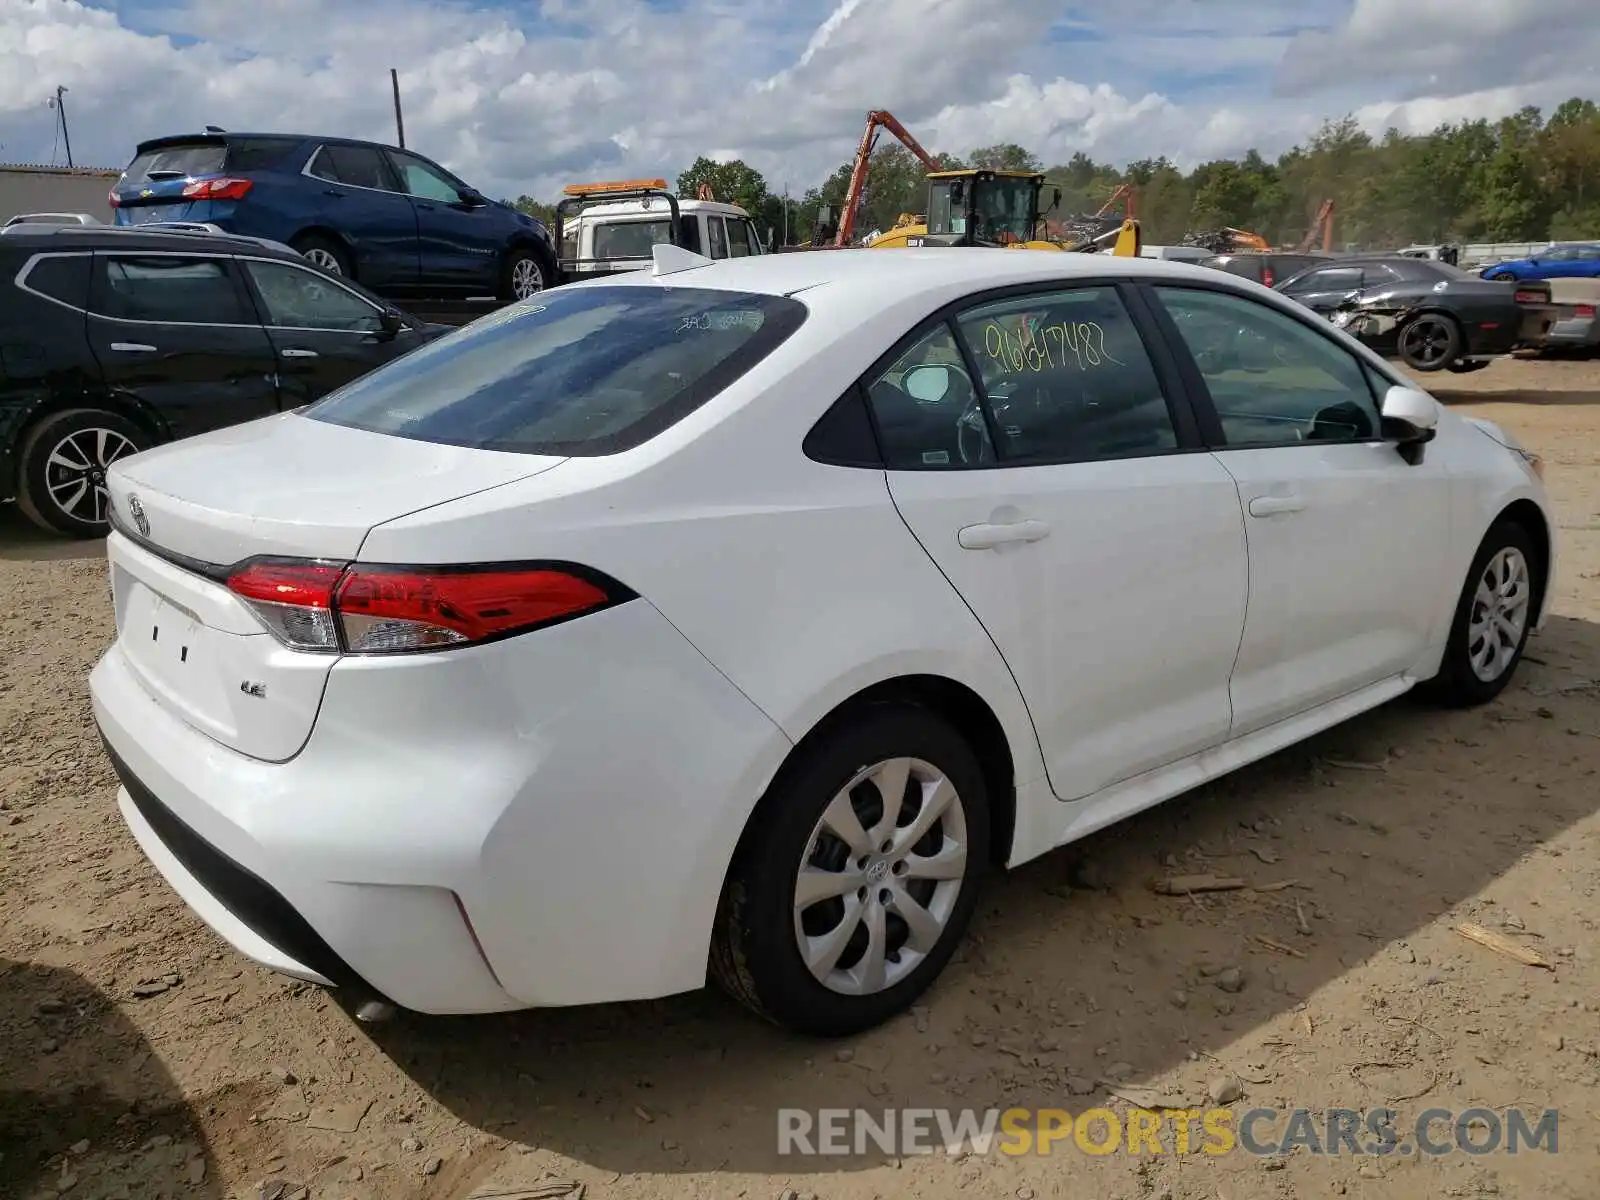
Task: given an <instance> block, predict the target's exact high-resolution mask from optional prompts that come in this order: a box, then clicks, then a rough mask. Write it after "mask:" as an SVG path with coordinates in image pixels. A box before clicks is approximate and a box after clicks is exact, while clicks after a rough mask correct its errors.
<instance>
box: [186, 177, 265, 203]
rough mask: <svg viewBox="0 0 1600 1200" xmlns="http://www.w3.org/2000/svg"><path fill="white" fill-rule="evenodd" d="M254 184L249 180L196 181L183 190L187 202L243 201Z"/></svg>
mask: <svg viewBox="0 0 1600 1200" xmlns="http://www.w3.org/2000/svg"><path fill="white" fill-rule="evenodd" d="M254 186H255V184H253V183H252V182H251V181H250V180H248V179H228V178H226V177H224V178H222V179H196V180H195V181H194V182H193V183H191V184H187V185H186V186H185V187H184V189H183V198H184V199H185V200H243V199H244V194H245V193H246V192H248V191H249V190H250V189H251V188H252V187H254Z"/></svg>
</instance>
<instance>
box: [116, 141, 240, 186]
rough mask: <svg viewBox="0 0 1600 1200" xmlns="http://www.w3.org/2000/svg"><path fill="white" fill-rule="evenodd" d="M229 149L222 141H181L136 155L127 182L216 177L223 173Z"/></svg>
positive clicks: (128, 170) (126, 172)
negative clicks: (197, 176)
mask: <svg viewBox="0 0 1600 1200" xmlns="http://www.w3.org/2000/svg"><path fill="white" fill-rule="evenodd" d="M227 155H228V148H227V147H226V146H225V145H223V144H222V143H221V142H181V143H178V144H175V145H171V146H161V147H158V148H157V149H154V150H146V151H145V152H144V153H143V154H140V155H136V156H135V157H134V160H133V161H132V162H131V163H129V164H128V169H127V170H126V171H125V172H123V176H124V178H123V183H127V184H139V183H149V182H151V181H152V180H154V181H156V182H159V181H161V180H163V179H188V178H190V177H192V176H195V175H216V174H218V173H219V172H220V171H221V170H222V163H223V160H224V159H226V158H227Z"/></svg>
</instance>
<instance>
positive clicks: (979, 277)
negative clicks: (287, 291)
mask: <svg viewBox="0 0 1600 1200" xmlns="http://www.w3.org/2000/svg"><path fill="white" fill-rule="evenodd" d="M655 263H656V266H655V270H654V271H653V272H651V273H638V274H634V275H629V276H625V277H619V278H613V279H610V280H606V281H604V282H598V283H585V284H579V285H574V286H571V287H565V288H561V289H558V290H554V291H551V292H547V293H544V294H541V295H539V296H538V297H536V298H533V299H531V300H529V301H525V302H523V303H520V304H518V305H515V306H512V307H510V308H508V309H505V310H503V311H501V312H498V313H495V314H494V315H492V316H489V317H486V318H484V319H482V320H480V321H478V322H476V323H474V324H472V325H470V326H468V327H466V328H464V329H461V330H459V331H457V332H455V333H453V334H451V335H449V336H447V337H445V338H443V339H441V340H439V341H437V342H434V343H432V344H430V345H428V346H426V347H424V348H422V349H420V350H418V351H416V352H415V353H413V354H410V355H408V356H406V357H404V358H403V359H400V360H397V361H395V362H393V363H391V364H389V365H387V366H384V367H381V368H379V369H378V370H377V371H374V372H373V373H371V374H369V375H367V376H365V377H363V378H362V379H360V380H357V381H355V382H353V383H351V384H350V385H348V386H346V387H345V388H343V389H342V390H341V391H338V392H336V393H334V394H332V395H330V396H329V397H327V398H325V399H324V400H322V401H321V402H320V403H318V404H315V405H313V406H311V407H310V408H309V409H306V410H303V411H301V412H297V413H288V414H283V415H279V416H273V417H268V418H266V419H264V420H260V421H256V422H253V423H251V424H247V425H242V426H237V427H234V428H230V429H227V430H223V431H221V432H218V433H215V434H209V435H205V436H202V437H197V438H192V439H189V440H187V441H183V442H179V443H177V444H174V445H169V446H164V447H161V448H158V449H154V450H150V451H147V452H145V453H142V454H139V455H137V456H135V457H132V458H129V459H125V460H121V461H119V462H118V463H117V464H116V466H115V467H114V468H113V470H112V473H111V480H110V490H111V496H112V500H113V506H114V512H115V521H116V525H117V531H116V532H115V533H114V534H113V535H112V536H111V538H110V540H109V543H108V556H109V559H110V566H111V576H112V584H113V590H114V595H115V604H116V621H117V629H118V635H117V639H116V642H115V643H114V645H112V647H111V648H110V650H109V651H108V652H107V653H106V655H105V656H104V658H103V659H102V660H101V661H100V663H99V664H98V666H97V667H96V668H95V670H94V673H93V677H92V680H91V687H92V692H93V701H94V713H95V717H96V720H97V721H98V723H99V726H100V729H101V730H102V732H103V733H104V736H105V740H106V744H107V746H108V747H109V750H110V753H111V755H112V757H113V759H114V761H115V763H116V766H117V769H118V771H119V774H120V776H121V778H122V781H123V784H124V786H123V789H122V791H121V792H120V796H119V803H120V807H121V811H122V815H123V817H124V818H125V819H126V821H127V824H128V826H129V827H130V829H131V830H132V833H133V836H134V837H135V838H136V839H137V840H138V842H139V844H140V845H141V846H142V847H143V849H144V851H145V853H146V854H147V855H148V856H149V857H150V859H151V860H152V861H153V862H154V863H155V865H156V866H157V868H158V869H159V870H160V871H161V872H162V874H163V875H164V876H165V877H166V879H167V880H168V881H169V883H170V884H171V885H172V886H173V887H174V888H175V889H176V890H177V892H178V893H179V894H180V895H181V896H182V897H183V898H184V899H185V900H186V901H187V902H188V903H189V904H190V905H191V906H192V907H193V908H194V909H195V911H196V912H197V913H198V914H199V915H200V916H201V917H202V918H203V919H204V920H205V921H207V922H208V923H209V924H210V925H211V926H212V927H213V928H214V929H215V930H217V931H218V932H219V933H220V934H221V935H222V936H223V937H225V938H226V939H228V940H229V941H230V942H231V943H232V944H233V945H234V946H235V947H237V948H238V949H239V950H240V951H242V952H243V953H244V954H246V955H248V956H249V957H250V958H253V959H255V960H256V961H257V962H260V963H263V964H265V965H267V966H269V967H272V968H275V969H277V970H279V971H284V972H287V973H289V974H291V975H295V976H298V977H300V978H303V979H309V980H313V981H317V982H319V983H326V984H336V985H340V986H342V987H345V988H349V989H350V990H351V991H352V992H353V993H354V994H355V996H356V998H357V999H358V1000H360V1001H362V1002H364V1003H363V1007H367V1006H373V1007H372V1008H371V1009H370V1010H369V1011H382V1010H384V1009H385V1008H387V1007H388V1006H389V1005H391V1004H392V1005H400V1006H404V1007H407V1008H410V1009H414V1010H420V1011H423V1012H429V1013H468V1012H488V1011H493V1010H505V1009H516V1008H523V1007H532V1006H545V1005H571V1004H584V1003H590V1002H596V1001H612V1000H624V999H632V998H640V997H654V996H661V995H665V994H668V993H673V992H680V991H684V990H688V989H693V988H696V987H699V986H700V985H701V984H702V983H703V982H704V981H705V980H706V978H707V975H708V972H709V974H710V975H711V976H713V977H714V978H715V979H717V980H718V981H720V982H721V983H722V984H723V985H724V986H725V987H726V988H727V989H728V990H729V991H731V992H732V993H733V994H734V995H735V996H737V997H738V998H739V999H741V1000H742V1001H744V1002H745V1003H746V1004H747V1005H749V1006H750V1007H751V1008H752V1009H754V1010H756V1011H757V1012H759V1013H762V1014H764V1015H765V1016H767V1017H769V1018H771V1019H772V1020H774V1021H777V1022H780V1023H782V1024H783V1025H786V1026H789V1027H791V1028H794V1029H798V1030H802V1031H806V1032H810V1033H816V1034H825V1035H837V1034H844V1033H848V1032H850V1031H854V1030H860V1029H863V1028H865V1027H868V1026H871V1025H873V1024H874V1023H877V1022H881V1021H883V1020H885V1019H886V1018H888V1017H889V1016H891V1015H892V1014H894V1013H896V1012H898V1011H900V1010H902V1009H904V1008H905V1007H906V1006H907V1005H909V1004H910V1003H911V1002H912V1000H913V999H914V998H915V997H916V996H917V995H918V994H919V993H920V992H922V991H923V989H925V988H926V987H927V986H928V985H929V984H930V983H931V982H932V981H933V979H934V978H935V976H937V975H938V973H939V972H940V970H941V969H942V968H943V967H944V965H945V963H946V962H947V961H948V959H949V957H950V955H951V953H952V952H953V950H954V949H955V946H956V943H957V941H958V940H959V938H960V936H961V933H962V929H963V927H964V926H965V924H966V923H967V920H968V917H969V916H970V914H971V912H972V909H973V905H974V903H975V901H976V898H977V894H978V888H979V885H980V883H981V881H982V878H983V876H984V874H985V872H986V871H987V870H989V869H990V868H993V867H998V866H1006V865H1016V864H1018V863H1022V862H1025V861H1027V860H1029V859H1031V858H1034V857H1035V856H1037V855H1040V854H1043V853H1045V852H1046V851H1048V850H1050V849H1052V848H1053V847H1056V846H1060V845H1062V844H1063V843H1065V842H1069V841H1072V840H1073V839H1075V838H1079V837H1081V836H1083V835H1084V834H1086V833H1089V832H1090V831H1092V830H1094V829H1097V828H1099V827H1101V826H1104V825H1106V824H1108V823H1110V822H1113V821H1115V820H1118V819H1120V818H1122V817H1124V816H1127V815H1128V814H1130V813H1133V812H1136V811H1138V810H1140V809H1143V808H1146V807H1148V806H1150V805H1153V804H1156V803H1158V802H1159V801H1161V800H1164V799H1166V798H1168V797H1170V796H1173V795H1176V794H1178V793H1180V792H1183V791H1185V790H1186V789H1189V788H1192V787H1194V786H1195V785H1197V784H1200V783H1202V782H1203V781H1205V780H1208V779H1211V778H1214V777H1216V776H1218V775H1221V774H1224V773H1226V772H1228V771H1230V770H1232V769H1234V768H1236V767H1238V766H1240V765H1242V764H1244V763H1247V762H1249V761H1251V760H1253V759H1257V758H1260V757H1262V756H1264V755H1267V754H1270V753H1272V752H1273V751H1276V750H1279V749H1281V748H1283V747H1285V746H1288V745H1290V744H1291V743H1294V742H1297V741H1299V740H1301V739H1303V738H1306V737H1308V736H1310V735H1312V734H1314V733H1316V732H1318V731H1319V730H1322V729H1325V728H1327V727H1328V726H1330V725H1333V724H1336V723H1337V722H1340V721H1343V720H1345V719H1347V718H1349V717H1351V716H1354V715H1355V714H1357V713H1359V712H1361V711H1363V710H1365V709H1369V708H1372V707H1374V706H1375V705H1378V704H1381V703H1383V702H1384V701H1386V700H1389V699H1391V698H1393V697H1395V696H1398V695H1400V694H1401V693H1403V692H1405V691H1407V690H1408V689H1410V688H1411V687H1412V686H1413V685H1415V684H1419V683H1422V682H1424V681H1427V682H1429V683H1430V685H1431V686H1432V687H1433V688H1434V690H1435V691H1436V692H1437V693H1438V694H1439V695H1440V696H1441V697H1442V698H1444V699H1445V700H1447V701H1449V702H1453V703H1480V702H1483V701H1486V700H1489V699H1490V698H1492V697H1493V696H1495V695H1496V694H1497V693H1498V692H1499V691H1500V690H1501V689H1502V688H1503V687H1505V686H1506V683H1507V681H1508V680H1509V679H1510V678H1511V676H1512V673H1513V671H1514V670H1515V668H1516V664H1517V662H1518V659H1519V656H1520V655H1521V654H1522V650H1523V645H1524V643H1525V641H1526V639H1527V637H1528V636H1529V633H1530V631H1532V630H1533V629H1535V628H1536V627H1537V626H1538V625H1539V624H1540V622H1541V621H1542V620H1543V619H1544V617H1545V598H1546V597H1547V596H1548V595H1549V594H1550V579H1551V571H1552V565H1553V562H1554V552H1553V546H1552V539H1553V533H1552V531H1553V528H1554V522H1553V521H1552V520H1551V517H1550V513H1549V511H1548V508H1547V504H1546V498H1545V491H1544V487H1543V484H1542V480H1541V464H1540V462H1539V460H1538V459H1537V457H1536V456H1534V455H1532V454H1529V453H1528V452H1526V451H1524V450H1522V449H1520V448H1519V447H1518V446H1517V445H1516V443H1515V442H1513V441H1512V440H1511V439H1510V438H1509V437H1507V436H1506V435H1505V434H1504V433H1503V432H1502V431H1500V430H1499V429H1497V428H1496V427H1494V426H1492V425H1490V424H1488V423H1486V422H1479V421H1473V420H1466V419H1462V418H1459V417H1457V416H1455V415H1453V414H1451V413H1449V412H1448V411H1443V410H1441V409H1440V408H1439V407H1438V405H1436V403H1435V402H1434V400H1433V399H1432V398H1431V397H1430V396H1429V395H1427V394H1426V393H1425V392H1421V391H1418V390H1415V389H1414V387H1413V386H1412V385H1411V384H1409V383H1408V381H1407V380H1406V379H1405V377H1403V376H1401V375H1398V374H1396V373H1395V372H1394V370H1393V368H1391V367H1389V366H1388V365H1386V364H1385V363H1384V362H1383V361H1382V360H1381V359H1379V358H1377V357H1375V356H1374V355H1372V354H1371V353H1370V352H1368V351H1367V350H1365V349H1364V348H1363V347H1362V346H1361V345H1359V344H1358V343H1357V342H1355V341H1354V340H1352V339H1351V338H1349V337H1348V336H1346V335H1345V334H1343V333H1341V332H1339V331H1338V330H1336V329H1334V328H1333V327H1332V326H1331V325H1329V324H1328V323H1327V322H1326V321H1323V320H1321V319H1320V318H1318V317H1317V316H1316V315H1315V314H1313V313H1310V312H1309V311H1307V310H1305V309H1303V308H1301V307H1300V306H1298V305H1296V304H1295V303H1294V302H1293V301H1291V300H1287V299H1285V298H1283V297H1280V296H1278V295H1276V294H1274V293H1272V292H1270V291H1268V290H1266V289H1264V288H1261V287H1259V286H1256V285H1254V284H1251V283H1248V282H1246V281H1244V280H1241V279H1238V278H1235V277H1233V276H1229V275H1226V274H1224V273H1222V272H1218V271H1212V270H1208V269H1206V268H1201V267H1192V266H1186V265H1182V264H1175V263H1164V262H1155V261H1149V260H1129V259H1119V258H1111V257H1108V256H1087V255H1073V254H1043V253H1033V254H1018V253H1012V252H1006V251H999V250H981V249H949V250H941V249H924V250H916V251H903V252H901V253H897V254H884V253H879V252H873V251H835V252H829V253H816V254H795V255H778V256H761V257H750V258H744V259H737V260H730V261H724V262H721V263H717V264H715V265H713V264H711V263H708V262H706V261H705V260H704V259H701V258H698V257H696V256H694V255H690V254H688V253H686V252H685V251H683V250H681V249H677V248H674V247H661V248H658V249H657V250H656V251H655Z"/></svg>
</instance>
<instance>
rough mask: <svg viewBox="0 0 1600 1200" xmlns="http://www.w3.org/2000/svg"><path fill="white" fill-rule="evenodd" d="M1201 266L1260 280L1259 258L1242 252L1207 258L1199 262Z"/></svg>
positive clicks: (1258, 281)
mask: <svg viewBox="0 0 1600 1200" xmlns="http://www.w3.org/2000/svg"><path fill="white" fill-rule="evenodd" d="M1200 265H1201V266H1202V267H1216V268H1217V269H1218V270H1219V271H1226V272H1227V273H1228V274H1229V275H1237V276H1239V277H1240V278H1241V279H1253V280H1255V281H1256V282H1257V283H1260V282H1261V265H1262V264H1261V260H1260V259H1259V258H1250V257H1248V256H1246V255H1243V254H1233V255H1228V256H1225V257H1222V258H1208V259H1206V261H1205V262H1203V263H1201V264H1200Z"/></svg>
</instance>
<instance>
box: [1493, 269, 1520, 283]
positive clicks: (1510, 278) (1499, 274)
mask: <svg viewBox="0 0 1600 1200" xmlns="http://www.w3.org/2000/svg"><path fill="white" fill-rule="evenodd" d="M1489 278H1490V279H1498V280H1500V281H1501V282H1502V283H1515V282H1516V279H1517V277H1516V274H1515V273H1514V272H1511V271H1496V272H1495V273H1494V274H1493V275H1491V276H1489Z"/></svg>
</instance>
